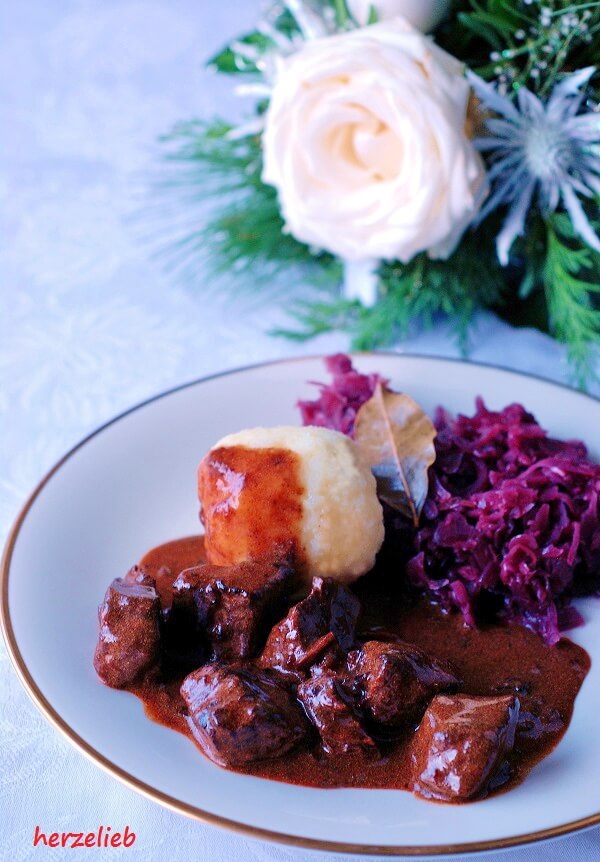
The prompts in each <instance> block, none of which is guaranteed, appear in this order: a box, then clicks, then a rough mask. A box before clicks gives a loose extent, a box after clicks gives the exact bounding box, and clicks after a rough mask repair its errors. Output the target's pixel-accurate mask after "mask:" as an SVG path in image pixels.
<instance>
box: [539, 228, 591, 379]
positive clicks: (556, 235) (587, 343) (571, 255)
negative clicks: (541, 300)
mask: <svg viewBox="0 0 600 862" xmlns="http://www.w3.org/2000/svg"><path fill="white" fill-rule="evenodd" d="M546 230H547V249H546V258H545V263H544V267H543V272H542V278H543V285H544V290H545V294H546V302H547V304H548V313H549V317H550V326H551V329H552V332H553V333H554V335H555V336H556V337H557V338H558V339H559V340H560V341H563V342H564V343H565V344H566V345H567V346H568V352H569V358H570V360H571V363H572V367H573V370H574V373H575V379H576V381H577V382H578V383H579V385H581V386H583V385H584V384H585V381H586V380H588V379H589V377H590V375H591V374H592V372H593V365H594V362H595V360H596V359H597V358H598V348H599V346H600V310H599V308H598V295H599V293H600V254H598V253H597V252H595V251H593V250H592V249H591V248H589V246H586V245H582V243H581V240H579V239H578V238H577V236H576V234H575V232H574V230H573V227H572V225H571V221H570V219H569V218H568V216H566V215H565V214H555V215H554V216H551V217H550V218H549V219H548V221H547V224H546Z"/></svg>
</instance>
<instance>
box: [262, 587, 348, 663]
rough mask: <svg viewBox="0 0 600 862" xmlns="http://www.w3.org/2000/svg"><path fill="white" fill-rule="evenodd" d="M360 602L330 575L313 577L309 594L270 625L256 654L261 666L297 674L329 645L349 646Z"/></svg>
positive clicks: (316, 658) (334, 646)
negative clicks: (273, 625)
mask: <svg viewBox="0 0 600 862" xmlns="http://www.w3.org/2000/svg"><path fill="white" fill-rule="evenodd" d="M359 612H360V602H359V601H358V599H357V598H356V596H354V595H353V594H352V593H351V592H350V590H348V589H347V587H345V586H343V585H342V584H340V583H338V582H337V581H335V580H333V579H332V578H313V582H312V590H311V592H310V593H309V595H308V596H307V597H306V598H305V599H303V600H302V601H301V602H298V604H296V605H294V606H293V607H292V608H291V609H290V611H289V612H288V614H287V616H286V617H285V618H284V619H283V620H281V622H279V623H277V625H276V626H275V627H274V628H273V629H272V631H271V633H270V635H269V637H268V639H267V643H266V646H265V648H264V650H263V652H262V655H261V656H260V658H259V665H260V667H263V668H267V667H270V668H274V669H276V670H279V671H282V672H284V673H292V674H298V673H299V672H300V673H302V672H303V671H307V670H309V669H310V666H311V664H313V663H315V662H317V661H318V660H319V659H320V658H322V656H323V654H324V652H326V651H327V650H328V649H330V648H334V649H335V648H341V649H342V650H344V651H347V650H349V649H350V647H351V646H352V644H353V641H354V630H355V627H356V620H357V619H358V614H359Z"/></svg>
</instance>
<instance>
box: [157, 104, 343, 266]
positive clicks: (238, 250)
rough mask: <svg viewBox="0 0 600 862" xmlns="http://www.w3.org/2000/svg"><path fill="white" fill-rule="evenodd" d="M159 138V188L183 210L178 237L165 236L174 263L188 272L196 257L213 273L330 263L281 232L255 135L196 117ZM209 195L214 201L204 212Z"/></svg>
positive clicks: (175, 209)
mask: <svg viewBox="0 0 600 862" xmlns="http://www.w3.org/2000/svg"><path fill="white" fill-rule="evenodd" d="M163 142H164V144H165V148H166V149H165V158H164V166H163V167H164V169H163V171H162V172H161V174H160V181H159V182H158V183H157V184H156V190H157V192H159V193H160V197H161V198H162V200H166V201H168V206H169V207H170V209H171V210H172V211H173V213H174V215H175V213H179V214H181V213H185V218H184V219H183V220H182V219H181V217H180V218H178V219H175V218H174V219H173V224H174V225H175V227H174V228H172V233H178V235H177V236H171V237H170V238H169V239H168V252H169V254H170V257H171V259H172V261H173V262H174V264H175V266H177V267H178V268H180V269H182V270H183V271H184V272H186V273H187V274H190V275H193V273H194V271H195V269H196V265H197V261H198V260H199V259H202V261H203V263H205V264H208V265H209V266H210V268H211V269H212V271H213V272H215V273H223V272H227V271H234V272H236V273H243V272H246V271H249V270H251V269H259V268H260V267H264V266H265V265H266V266H267V267H268V270H269V272H275V271H278V270H281V269H284V268H286V267H287V266H289V265H291V264H305V265H308V267H309V269H315V268H319V267H320V266H321V265H323V264H330V263H331V262H332V258H331V256H329V255H325V254H321V255H313V254H311V252H310V250H309V249H308V247H307V246H305V245H303V244H302V243H300V242H297V240H295V239H294V238H293V237H292V236H291V235H290V234H286V233H284V232H283V220H282V218H281V214H280V211H279V205H278V202H277V195H276V192H275V190H274V189H273V188H272V187H271V186H267V185H265V184H264V183H263V182H262V180H261V171H262V156H261V149H260V136H259V135H257V134H254V135H246V136H244V137H241V138H236V137H235V135H232V128H231V126H230V125H228V124H227V123H225V122H223V121H222V120H215V121H213V122H200V121H194V122H189V123H181V124H179V125H178V126H177V127H176V128H175V129H174V130H173V132H172V133H171V134H170V135H167V136H166V137H165V138H164V139H163ZM207 201H208V202H209V204H210V202H211V201H212V202H213V203H214V204H217V206H213V208H212V210H211V211H210V215H209V217H208V218H207V214H206V211H205V209H204V208H205V206H206V203H207ZM167 215H169V213H167Z"/></svg>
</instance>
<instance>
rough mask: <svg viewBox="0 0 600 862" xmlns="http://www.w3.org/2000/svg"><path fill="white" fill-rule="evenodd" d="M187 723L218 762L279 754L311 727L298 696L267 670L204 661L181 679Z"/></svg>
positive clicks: (235, 762)
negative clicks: (292, 693) (187, 716)
mask: <svg viewBox="0 0 600 862" xmlns="http://www.w3.org/2000/svg"><path fill="white" fill-rule="evenodd" d="M181 694H182V697H183V699H184V700H185V702H186V705H187V708H188V712H189V718H188V724H189V726H190V729H191V731H192V733H193V734H194V737H195V738H196V739H197V740H198V742H199V744H200V746H201V747H202V749H203V751H204V752H205V754H206V755H207V756H208V757H210V758H211V759H212V760H214V761H215V762H216V763H219V764H221V765H222V766H239V765H241V764H244V763H250V762H252V761H256V760H266V759H268V758H272V757H281V755H283V754H286V753H287V752H288V751H290V750H291V749H293V748H295V747H296V746H297V745H298V744H299V743H300V742H302V741H303V740H305V739H306V738H307V737H308V736H309V733H310V728H309V725H308V722H307V720H306V717H305V715H304V714H303V712H302V709H301V708H300V706H299V704H298V702H297V701H296V700H295V699H294V698H293V697H292V695H291V694H290V693H289V692H288V691H287V690H286V689H285V688H283V687H282V686H281V685H280V684H278V682H277V681H276V679H275V675H274V674H271V673H270V672H268V671H260V670H256V669H255V668H253V667H251V666H250V665H244V664H241V663H238V664H236V665H229V666H227V667H224V666H220V665H217V664H206V665H204V666H203V667H201V668H198V670H195V671H193V672H192V673H191V674H189V675H188V676H187V677H186V678H185V679H184V681H183V684H182V686H181Z"/></svg>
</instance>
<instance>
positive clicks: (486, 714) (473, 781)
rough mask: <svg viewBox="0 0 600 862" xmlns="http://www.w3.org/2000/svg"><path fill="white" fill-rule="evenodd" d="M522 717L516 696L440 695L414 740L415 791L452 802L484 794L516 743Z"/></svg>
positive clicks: (433, 702) (424, 717)
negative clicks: (518, 725) (516, 732)
mask: <svg viewBox="0 0 600 862" xmlns="http://www.w3.org/2000/svg"><path fill="white" fill-rule="evenodd" d="M518 715H519V701H518V699H517V698H516V697H514V696H512V695H505V696H503V697H472V696H470V695H462V694H457V695H454V696H447V695H438V696H437V697H434V699H433V700H432V701H431V703H430V705H429V708H428V709H427V712H426V713H425V715H424V716H423V720H422V721H421V724H420V725H419V729H418V730H417V733H416V734H415V738H414V742H413V749H412V754H411V766H412V775H413V787H412V789H413V790H414V791H415V792H416V793H418V794H419V795H420V796H424V797H426V798H435V799H444V800H446V801H449V802H453V801H456V802H458V801H460V800H464V799H472V798H473V797H474V796H481V795H483V794H484V793H485V792H486V791H487V789H488V788H489V785H490V781H491V780H492V779H493V778H494V775H495V774H496V773H497V771H498V768H499V767H500V766H501V765H502V762H503V760H504V757H505V755H506V754H507V753H508V752H509V751H510V750H511V749H512V747H513V743H514V738H515V729H516V726H517V719H518Z"/></svg>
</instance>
